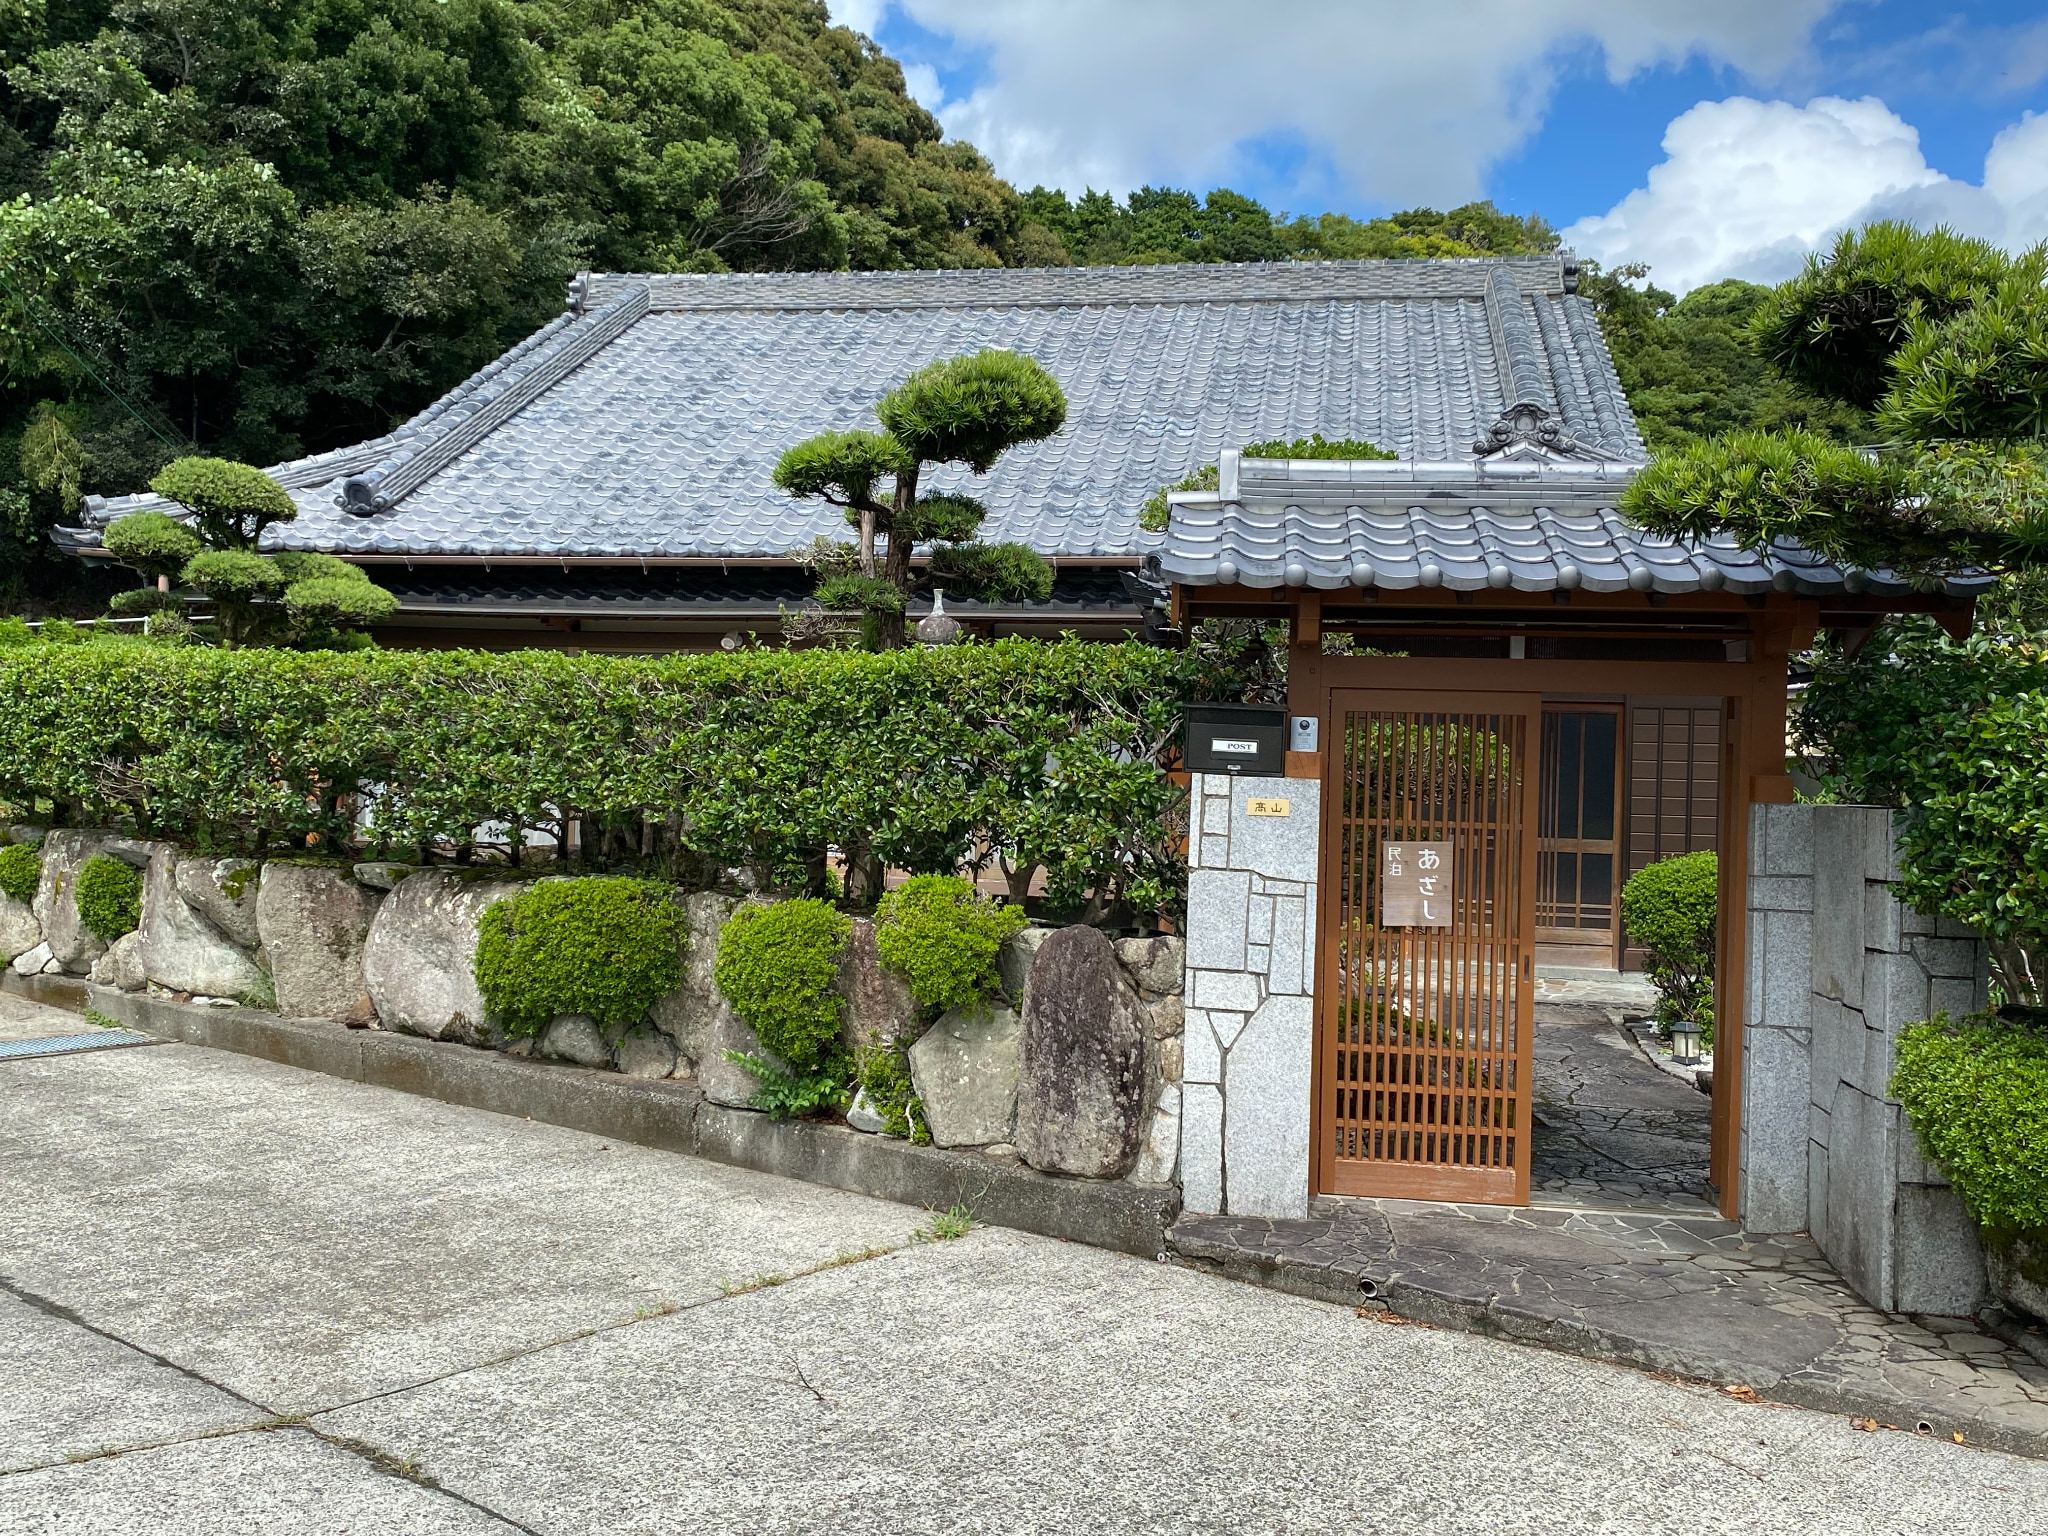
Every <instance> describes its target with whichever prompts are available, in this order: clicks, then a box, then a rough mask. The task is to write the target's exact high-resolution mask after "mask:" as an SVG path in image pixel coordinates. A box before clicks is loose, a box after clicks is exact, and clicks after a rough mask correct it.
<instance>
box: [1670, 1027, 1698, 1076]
mask: <svg viewBox="0 0 2048 1536" xmlns="http://www.w3.org/2000/svg"><path fill="white" fill-rule="evenodd" d="M1671 1059H1672V1060H1673V1061H1676V1062H1679V1063H1681V1064H1682V1065H1684V1066H1688V1067H1689V1066H1691V1065H1692V1064H1693V1063H1694V1062H1696V1061H1698V1060H1699V1059H1700V1027H1699V1025H1697V1024H1674V1025H1672V1026H1671Z"/></svg>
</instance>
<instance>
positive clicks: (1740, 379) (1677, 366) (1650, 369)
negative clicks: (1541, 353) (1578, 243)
mask: <svg viewBox="0 0 2048 1536" xmlns="http://www.w3.org/2000/svg"><path fill="white" fill-rule="evenodd" d="M1648 276H1649V269H1648V268H1647V267H1644V266H1640V265H1633V266H1623V267H1617V268H1615V269H1614V270H1613V271H1611V272H1604V271H1601V270H1600V269H1599V268H1598V267H1597V266H1596V265H1594V264H1593V263H1590V262H1589V263H1587V264H1586V269H1585V270H1584V272H1583V273H1582V274H1581V277H1580V280H1579V291H1580V293H1582V294H1583V295H1584V296H1585V297H1586V298H1587V299H1589V300H1590V301H1591V302H1592V304H1593V306H1594V308H1596V309H1597V310H1598V311H1599V313H1600V326H1601V330H1602V332H1603V333H1604V334H1605V336H1606V338H1607V349H1608V351H1609V352H1610V353H1611V354H1612V356H1613V358H1614V368H1615V372H1616V373H1617V374H1618V375H1619V376H1620V378H1621V387H1622V391H1623V393H1625V394H1626V395H1627V396H1628V403H1629V407H1630V409H1631V410H1633V411H1634V412H1635V418H1636V424H1637V425H1638V426H1639V427H1640V428H1641V429H1642V434H1643V441H1644V442H1645V443H1646V444H1647V445H1648V446H1649V449H1650V451H1651V452H1652V453H1664V452H1668V451H1670V450H1672V449H1675V448H1679V447H1682V446H1683V445H1684V444H1686V443H1690V442H1694V441H1697V440H1698V439H1700V438H1703V437H1712V436H1713V435H1715V434H1716V433H1721V432H1733V431H1738V430H1741V429H1744V428H1752V427H1753V428H1761V429H1764V430H1774V429H1778V428H1787V427H1803V428H1806V429H1808V430H1811V431H1814V432H1818V433H1821V434H1822V435H1823V436H1826V437H1830V438H1835V439H1838V440H1840V441H1843V442H1857V441H1861V440H1862V438H1863V437H1864V435H1866V434H1867V432H1868V430H1869V415H1868V412H1867V410H1866V409H1865V408H1864V407H1862V406H1860V405H1856V404H1853V403H1851V402H1849V401H1845V400H1840V399H1836V398H1834V397H1832V396H1830V395H1827V394H1824V393H1816V392H1814V391H1813V390H1811V389H1809V388H1807V387H1806V386H1804V385H1802V384H1800V383H1798V382H1796V381H1795V380H1794V379H1792V378H1789V377H1787V376H1786V375H1785V374H1784V373H1783V372H1781V371H1780V370H1779V369H1778V367H1777V366H1776V365H1774V364H1773V363H1772V362H1770V361H1768V360H1767V359H1766V358H1765V356H1764V355H1763V354H1762V353H1761V352H1760V351H1759V349H1758V348H1757V346H1756V345H1755V343H1754V342H1753V341H1752V340H1751V339H1750V337H1749V333H1748V329H1747V327H1748V324H1749V320H1750V317H1751V316H1752V315H1754V314H1755V313H1756V312H1757V310H1758V309H1759V308H1761V307H1762V306H1763V304H1764V303H1765V302H1767V301H1768V300H1769V299H1770V297H1771V290H1770V289H1769V288H1766V287H1764V286H1762V285H1761V284H1758V283H1745V282H1743V281H1741V280H1740V279H1739V278H1731V279H1729V280H1727V281H1725V282H1719V283H1709V284H1707V285H1706V286H1705V287H1703V288H1695V289H1693V291H1692V292H1691V293H1688V294H1687V295H1686V296H1685V297H1684V298H1682V299H1681V298H1678V297H1676V296H1675V295H1673V294H1671V293H1667V292H1666V291H1665V290H1664V289H1662V288H1659V287H1656V286H1655V285H1654V284H1652V283H1650V282H1648V281H1647V278H1648Z"/></svg>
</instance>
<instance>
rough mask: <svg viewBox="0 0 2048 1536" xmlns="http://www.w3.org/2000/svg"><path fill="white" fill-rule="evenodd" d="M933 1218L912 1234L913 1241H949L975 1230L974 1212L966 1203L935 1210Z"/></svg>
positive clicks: (932, 1214)
mask: <svg viewBox="0 0 2048 1536" xmlns="http://www.w3.org/2000/svg"><path fill="white" fill-rule="evenodd" d="M931 1217H932V1219H931V1220H930V1221H928V1222H926V1223H925V1224H924V1225H923V1226H921V1227H919V1228H918V1229H917V1230H916V1231H915V1232H913V1233H911V1234H910V1240H911V1241H912V1242H913V1243H949V1242H951V1241H952V1240H953V1239H954V1238H956V1237H965V1236H966V1235H967V1234H968V1233H970V1232H972V1231H973V1230H974V1212H973V1211H972V1210H970V1209H969V1208H968V1207H966V1206H964V1205H956V1206H954V1207H953V1208H952V1209H951V1210H949V1211H933V1212H932V1213H931Z"/></svg>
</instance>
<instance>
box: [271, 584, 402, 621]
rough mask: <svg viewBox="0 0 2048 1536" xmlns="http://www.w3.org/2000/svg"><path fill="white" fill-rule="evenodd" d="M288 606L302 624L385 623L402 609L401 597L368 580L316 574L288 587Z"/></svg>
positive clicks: (285, 597)
mask: <svg viewBox="0 0 2048 1536" xmlns="http://www.w3.org/2000/svg"><path fill="white" fill-rule="evenodd" d="M284 606H285V611H286V612H287V613H289V614H290V615H291V616H292V617H293V618H295V619H297V620H298V621H299V622H300V623H302V624H336V625H340V624H381V623H383V622H384V621H385V620H386V619H388V618H390V617H391V615H392V614H394V613H396V612H398V599H397V598H396V597H394V596H393V595H392V594H391V593H389V592H387V591H385V590H384V589H383V588H382V587H380V586H377V585H376V584H374V583H373V582H370V581H367V580H363V579H351V578H349V577H346V576H315V577H313V578H312V579H310V580H307V581H295V582H293V583H292V584H291V585H290V586H288V587H286V588H285V589H284Z"/></svg>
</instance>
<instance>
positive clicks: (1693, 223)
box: [832, 0, 2048, 287]
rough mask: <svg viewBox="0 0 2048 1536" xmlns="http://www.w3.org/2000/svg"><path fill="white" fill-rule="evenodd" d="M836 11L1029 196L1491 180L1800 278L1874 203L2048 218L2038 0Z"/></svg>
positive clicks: (1591, 231)
mask: <svg viewBox="0 0 2048 1536" xmlns="http://www.w3.org/2000/svg"><path fill="white" fill-rule="evenodd" d="M832 8H833V13H834V16H835V18H836V19H839V20H842V21H845V22H847V23H848V24H850V25H854V26H857V27H860V28H862V29H863V30H866V31H869V32H870V34H871V35H873V36H874V37H875V38H876V39H877V41H879V42H880V43H881V44H882V46H883V47H885V48H886V49H887V50H888V51H889V52H890V53H892V54H893V55H894V56H895V57H896V58H898V59H900V60H901V61H903V63H904V65H905V67H906V73H907V75H908V78H909V80H910V83H911V86H912V89H913V91H914V93H916V94H917V95H918V96H919V98H920V99H921V100H924V101H925V102H926V104H927V105H930V106H933V107H934V109H935V110H936V111H938V113H939V114H940V117H941V120H942V121H944V122H945V123H946V125H947V128H948V130H949V132H951V133H953V134H955V135H956V136H959V137H965V138H969V139H972V140H973V141H974V142H976V143H977V144H979V145H980V146H981V147H982V149H983V150H984V151H985V152H986V153H988V154H989V155H990V157H991V158H992V159H993V160H994V161H995V164H996V168H997V169H998V170H999V171H1001V172H1002V173H1003V174H1004V175H1006V176H1008V177H1010V179H1012V180H1013V181H1015V182H1017V183H1018V185H1020V186H1023V187H1028V186H1030V185H1031V184H1032V183H1034V182H1036V181H1040V180H1043V181H1046V182H1047V183H1048V184H1052V185H1059V186H1064V187H1065V188H1067V189H1068V190H1069V191H1071V192H1079V191H1080V190H1081V189H1082V188H1083V187H1084V186H1087V185H1090V184H1092V185H1095V186H1097V187H1108V188H1110V189H1112V190H1116V191H1119V192H1121V191H1125V190H1128V189H1129V188H1130V187H1131V186H1135V185H1139V184H1142V183H1144V182H1146V181H1156V182H1161V183H1167V184H1172V185H1181V186H1193V187H1195V188H1197V189H1198V190H1206V189H1207V188H1208V187H1210V186H1214V185H1219V184H1221V185H1229V186H1232V187H1235V188H1236V189H1237V190H1239V191H1242V192H1246V193H1249V194H1250V195H1252V196H1255V197H1257V198H1259V199H1260V200H1261V201H1262V202H1265V203H1266V204H1267V205H1268V206H1270V207H1273V208H1276V209H1282V208H1284V209H1289V210H1292V211H1296V212H1307V211H1318V210H1321V209H1324V208H1330V209H1336V210H1339V211H1343V212H1348V213H1353V214H1359V215H1369V214H1373V213H1380V212H1386V211H1388V210H1390V209H1393V208H1398V207H1407V206H1412V205H1415V204H1418V203H1427V204H1434V205H1436V206H1439V207H1445V206H1451V205H1454V204H1456V203H1458V202H1460V201H1463V200H1464V199H1465V198H1466V197H1470V196H1489V197H1491V198H1493V199H1494V200H1495V201H1496V202H1497V203H1499V204H1500V205H1501V206H1502V207H1504V208H1508V209H1511V210H1514V211H1517V212H1527V211H1530V210H1537V211H1540V212H1542V213H1543V214H1545V215H1546V216H1547V217H1549V218H1550V219H1551V221H1552V222H1553V223H1555V224H1558V225H1559V226H1572V225H1574V224H1575V223H1577V227H1576V228H1575V229H1574V230H1573V236H1574V243H1575V244H1577V245H1578V246H1579V247H1580V248H1581V249H1583V250H1585V251H1586V252H1587V253H1588V254H1593V255H1598V256H1600V257H1602V258H1603V259H1607V260H1627V259H1645V260H1650V261H1651V262H1652V265H1653V267H1654V268H1655V269H1657V271H1658V273H1659V280H1662V281H1668V282H1671V283H1672V284H1673V285H1674V286H1679V287H1685V286H1691V285H1692V284H1694V283H1696V282H1699V281H1705V280H1709V279H1711V278H1712V277H1716V276H1723V275H1744V276H1759V277H1771V276H1775V275H1780V274H1781V272H1782V271H1783V270H1786V269H1788V267H1789V265H1796V262H1797V259H1798V257H1799V255H1800V254H1801V253H1803V251H1804V250H1806V249H1809V248H1811V246H1812V245H1813V244H1814V243H1815V242H1816V241H1818V240H1821V239H1824V238H1825V237H1826V236H1827V234H1828V233H1829V232H1830V230H1831V229H1833V228H1835V227H1839V226H1840V225H1841V224H1842V223H1844V222H1852V221H1854V220H1856V219H1860V218H1862V217H1868V216H1877V215H1884V214H1899V215H1902V216H1907V217H1915V218H1920V219H1922V220H1923V221H1925V220H1929V219H1934V218H1943V219H1947V220H1949V221H1951V222H1956V223H1960V224H1962V225H1964V226H1966V227H1971V228H1973V229H1974V230H1975V232H1978V233H1982V234H1985V235H1987V236H1988V237H1990V238H1995V239H2000V240H2002V241H2004V242H2005V243H2008V244H2011V243H2016V242H2023V241H2027V240H2032V239H2037V238H2040V237H2041V236H2042V235H2048V0H2033V3H2026V4H2022V3H2017V0H1980V3H1959V4H1942V3H1940V0H1935V3H1931V4H1930V3H1927V0H1919V3H1914V0H1429V3H1428V4H1426V5H1424V6H1417V5H1415V4H1414V3H1413V0H1398V3H1397V0H1262V3H1261V4H1260V5H1259V6H1257V7H1249V6H1246V5H1244V4H1243V0H832ZM1248 17H1257V18H1258V24H1257V25H1256V26H1251V27H1248V26H1247V24H1246V22H1247V18H1248ZM2030 112H2041V113H2044V117H2043V118H2042V119H2040V120H2039V121H2040V128H2039V130H2038V131H2035V130H2034V129H2032V128H2031V127H2030V126H2029V124H2028V122H2027V114H2029V113H2030ZM2001 134H2003V135H2005V138H2004V139H2003V140H2001V139H2000V135H2001ZM1667 135H1670V136H1671V142H1670V144H1668V145H1667V142H1666V141H1667ZM1915 135H1917V143H1916V142H1915ZM2000 144H2002V146H2003V147H2002V149H2000V150H1998V152H1997V155H1996V157H1995V163H1994V166H1993V168H1992V176H1991V184H1990V187H1989V188H1987V187H1986V186H1985V178H1986V157H1987V155H1989V154H1992V153H1993V151H1994V145H2000ZM2036 165H2039V166H2041V167H2042V169H2041V171H2040V172H2039V174H2036V173H2035V172H2034V171H2033V169H2031V168H2032V167H2034V166H2036ZM2037 194H2038V195H2037ZM2037 205H2038V206H2037ZM1702 220H1705V221H1707V222H1708V223H1710V224H1712V225H1713V226H1714V228H1713V231H1712V232H1711V234H1710V235H1709V236H1708V237H1705V238H1703V237H1702V236H1701V233H1700V230H1699V225H1700V223H1701V221H1702ZM1578 221H1584V222H1578Z"/></svg>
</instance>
